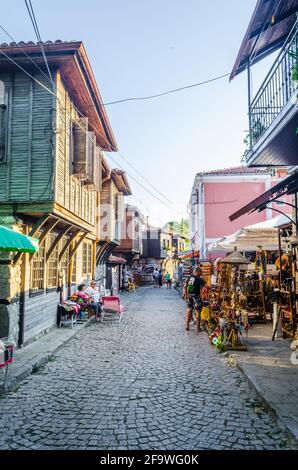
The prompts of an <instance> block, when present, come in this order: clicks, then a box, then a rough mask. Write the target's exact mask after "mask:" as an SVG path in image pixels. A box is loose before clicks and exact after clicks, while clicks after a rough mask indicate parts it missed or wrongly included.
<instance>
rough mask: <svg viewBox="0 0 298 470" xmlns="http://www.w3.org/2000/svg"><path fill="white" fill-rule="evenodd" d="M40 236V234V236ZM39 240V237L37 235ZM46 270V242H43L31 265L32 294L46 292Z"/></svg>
mask: <svg viewBox="0 0 298 470" xmlns="http://www.w3.org/2000/svg"><path fill="white" fill-rule="evenodd" d="M39 236H40V234H39ZM36 237H37V238H38V236H37V235H36ZM44 268H45V242H43V243H42V244H41V245H40V246H39V249H38V252H37V253H36V254H35V255H34V257H33V260H32V263H31V282H30V294H35V293H41V292H43V290H44V272H45V270H44Z"/></svg>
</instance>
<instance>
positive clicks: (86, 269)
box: [82, 242, 93, 277]
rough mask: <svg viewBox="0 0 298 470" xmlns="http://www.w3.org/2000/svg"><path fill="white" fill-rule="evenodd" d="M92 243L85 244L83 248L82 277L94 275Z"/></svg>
mask: <svg viewBox="0 0 298 470" xmlns="http://www.w3.org/2000/svg"><path fill="white" fill-rule="evenodd" d="M92 248H93V247H92V243H88V242H85V243H83V246H82V275H83V276H86V277H87V276H89V275H92Z"/></svg>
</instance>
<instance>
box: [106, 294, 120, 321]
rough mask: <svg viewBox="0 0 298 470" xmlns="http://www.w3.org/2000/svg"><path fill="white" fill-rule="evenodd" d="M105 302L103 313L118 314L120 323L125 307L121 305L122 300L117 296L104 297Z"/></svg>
mask: <svg viewBox="0 0 298 470" xmlns="http://www.w3.org/2000/svg"><path fill="white" fill-rule="evenodd" d="M101 300H102V302H103V311H104V312H108V313H116V314H117V315H119V322H120V321H121V319H122V316H123V313H124V307H123V305H121V303H120V298H119V297H118V296H117V295H110V296H104V297H102V298H101Z"/></svg>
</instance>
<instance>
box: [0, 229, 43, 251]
mask: <svg viewBox="0 0 298 470" xmlns="http://www.w3.org/2000/svg"><path fill="white" fill-rule="evenodd" d="M0 251H6V252H21V253H35V252H36V251H38V239H37V238H32V237H28V236H27V235H22V234H21V233H18V232H15V231H14V230H11V229H9V228H7V227H4V226H3V225H0Z"/></svg>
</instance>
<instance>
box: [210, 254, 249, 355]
mask: <svg viewBox="0 0 298 470" xmlns="http://www.w3.org/2000/svg"><path fill="white" fill-rule="evenodd" d="M248 263H249V261H248V260H247V259H246V258H244V256H242V255H241V253H239V252H238V251H237V250H236V249H235V250H234V252H233V253H231V254H229V255H228V256H227V257H226V258H224V259H222V260H220V261H219V262H218V266H219V268H218V276H217V284H216V285H215V286H212V287H211V288H210V289H209V291H208V292H205V291H204V289H203V290H202V300H203V305H204V306H203V309H202V312H201V318H202V322H203V324H204V326H205V328H206V330H207V333H208V334H209V339H210V342H211V344H212V345H213V346H215V347H216V348H219V349H221V350H227V349H242V350H243V349H246V346H245V344H244V340H243V336H244V334H245V333H246V331H247V327H248V315H247V312H246V309H245V302H246V297H245V296H244V295H243V292H242V288H241V282H242V281H243V280H244V274H245V270H246V265H247V264H248ZM207 298H208V300H207Z"/></svg>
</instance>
